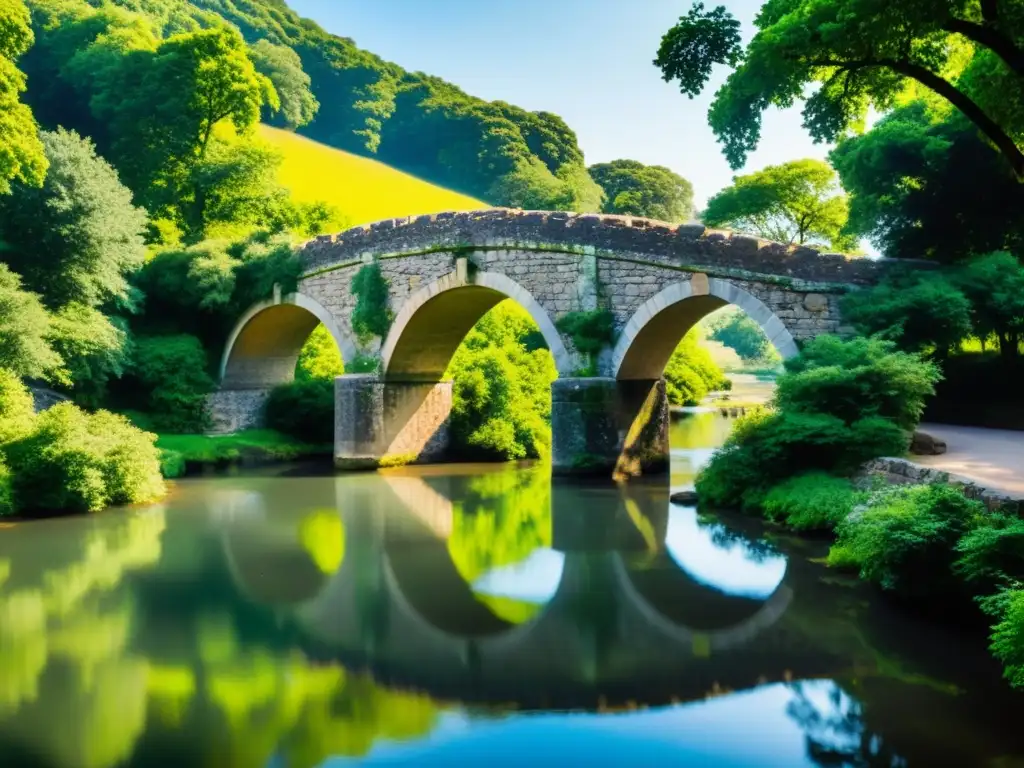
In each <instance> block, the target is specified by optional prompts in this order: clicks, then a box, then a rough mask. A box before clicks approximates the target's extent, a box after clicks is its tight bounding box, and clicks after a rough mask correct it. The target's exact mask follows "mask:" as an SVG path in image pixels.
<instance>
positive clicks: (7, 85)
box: [0, 0, 46, 194]
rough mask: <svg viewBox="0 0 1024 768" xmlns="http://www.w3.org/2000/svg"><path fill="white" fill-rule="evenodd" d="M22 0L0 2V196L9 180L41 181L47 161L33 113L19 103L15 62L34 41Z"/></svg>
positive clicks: (19, 79)
mask: <svg viewBox="0 0 1024 768" xmlns="http://www.w3.org/2000/svg"><path fill="white" fill-rule="evenodd" d="M29 22H30V17H29V13H28V9H27V8H26V7H25V4H24V3H23V2H22V0H0V194H6V193H8V192H10V183H11V182H12V181H22V182H25V183H29V184H39V183H41V182H42V179H43V174H44V173H45V172H46V158H45V156H44V154H43V147H42V145H41V144H40V142H39V137H38V135H37V131H36V121H35V118H34V117H33V116H32V111H31V110H30V109H29V108H28V107H27V106H26V105H25V104H22V103H21V94H22V92H24V90H25V76H24V75H23V74H22V73H21V72H20V71H19V70H18V69H17V67H15V60H16V59H17V58H18V57H19V56H21V55H22V54H23V53H24V52H25V51H27V50H28V48H29V46H31V45H32V41H33V39H34V37H33V34H32V28H31V26H30V25H29Z"/></svg>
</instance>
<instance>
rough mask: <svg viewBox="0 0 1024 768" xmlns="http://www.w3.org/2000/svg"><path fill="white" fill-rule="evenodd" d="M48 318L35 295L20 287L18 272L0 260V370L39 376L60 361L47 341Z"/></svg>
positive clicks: (55, 366) (51, 369)
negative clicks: (12, 270)
mask: <svg viewBox="0 0 1024 768" xmlns="http://www.w3.org/2000/svg"><path fill="white" fill-rule="evenodd" d="M49 334H50V318H49V316H48V315H47V313H46V309H45V308H44V307H43V304H42V302H41V301H40V300H39V297H38V296H37V295H36V294H34V293H29V292H28V291H23V290H22V289H21V279H20V278H19V277H18V275H17V274H16V273H14V272H11V270H10V269H9V268H8V267H7V265H6V264H3V263H0V370H7V371H13V372H14V373H16V374H17V375H19V376H32V377H43V376H46V375H47V374H48V373H50V372H52V371H53V370H54V369H56V368H58V367H59V366H60V364H61V360H60V356H59V355H58V354H57V353H56V352H55V351H54V350H53V347H52V346H50V342H49Z"/></svg>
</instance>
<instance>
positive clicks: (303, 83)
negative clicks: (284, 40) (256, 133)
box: [249, 40, 320, 128]
mask: <svg viewBox="0 0 1024 768" xmlns="http://www.w3.org/2000/svg"><path fill="white" fill-rule="evenodd" d="M249 55H250V56H251V58H252V61H253V64H255V66H256V71H258V72H259V73H260V74H262V75H265V76H266V77H268V78H269V79H270V82H271V83H273V85H274V90H276V91H277V95H278V98H279V99H280V102H281V107H280V109H279V110H271V112H272V113H275V112H276V113H279V114H280V118H281V121H282V122H283V123H284V124H285V125H286V126H287V127H288V128H298V127H300V126H303V125H308V124H309V122H310V121H312V119H313V118H314V117H316V112H317V110H318V109H319V108H320V103H319V102H318V101H317V100H316V97H315V96H314V95H313V92H312V91H311V90H310V88H309V87H310V83H311V82H312V81H311V80H310V77H309V75H307V74H306V73H305V71H303V69H302V59H300V58H299V54H297V53H296V52H295V51H293V50H292V49H291V48H289V47H287V46H285V45H274V43H272V42H270V41H269V40H258V41H257V42H256V44H255V45H253V46H252V48H251V49H250V50H249Z"/></svg>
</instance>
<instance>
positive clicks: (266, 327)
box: [220, 293, 356, 389]
mask: <svg viewBox="0 0 1024 768" xmlns="http://www.w3.org/2000/svg"><path fill="white" fill-rule="evenodd" d="M320 323H323V325H324V326H325V327H326V328H327V330H328V332H329V333H330V334H331V337H332V338H333V339H334V342H335V344H337V346H338V351H339V352H340V353H341V358H342V360H343V362H345V363H348V362H350V361H351V360H352V359H353V358H354V357H355V355H356V344H355V340H354V339H353V338H352V337H351V335H350V334H349V333H347V332H345V331H343V330H342V328H341V327H340V326H339V325H338V323H337V321H336V320H335V318H334V315H332V314H331V312H329V311H328V310H327V309H326V308H325V307H324V306H322V305H321V304H320V303H319V302H317V301H314V300H313V299H311V298H309V297H308V296H306V295H305V294H302V293H290V294H287V295H286V296H280V295H276V296H275V297H274V298H272V299H268V300H267V301H261V302H258V303H256V304H254V305H253V306H251V307H250V308H249V309H248V310H246V312H245V314H243V315H242V316H241V317H240V318H239V319H238V322H237V323H235V327H234V328H233V329H232V331H231V334H230V335H229V336H228V340H227V343H226V344H225V345H224V353H223V355H222V356H221V362H220V380H221V387H222V388H223V389H265V388H267V387H269V386H274V385H276V384H284V383H287V382H289V381H291V380H292V379H293V378H294V375H295V364H296V363H297V362H298V359H299V353H300V352H301V351H302V346H303V345H304V344H305V343H306V340H307V339H308V338H309V335H310V334H311V333H312V332H313V331H314V330H316V327H317V325H319V324H320Z"/></svg>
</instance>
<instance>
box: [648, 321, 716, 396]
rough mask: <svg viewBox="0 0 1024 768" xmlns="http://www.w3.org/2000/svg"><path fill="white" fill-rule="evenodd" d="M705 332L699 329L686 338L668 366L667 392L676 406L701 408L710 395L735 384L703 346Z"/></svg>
mask: <svg viewBox="0 0 1024 768" xmlns="http://www.w3.org/2000/svg"><path fill="white" fill-rule="evenodd" d="M702 338H703V333H702V331H701V329H700V327H699V326H695V327H693V328H691V329H690V330H689V332H687V334H686V335H685V336H683V340H682V341H680V342H679V346H677V347H676V348H675V350H674V351H673V352H672V356H671V357H670V358H669V359H668V364H667V365H666V366H665V373H664V376H665V389H666V392H667V395H668V400H669V402H670V403H672V404H673V405H700V402H701V400H703V399H704V398H705V397H707V395H708V393H709V392H713V391H716V390H721V389H729V388H730V387H731V386H732V384H731V382H730V381H729V380H728V379H727V378H725V374H724V373H722V369H721V368H719V367H718V365H717V364H716V363H715V361H714V360H713V359H712V357H711V354H710V353H709V352H708V351H707V350H706V349H704V348H703V347H702V346H700V341H701V339H702Z"/></svg>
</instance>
